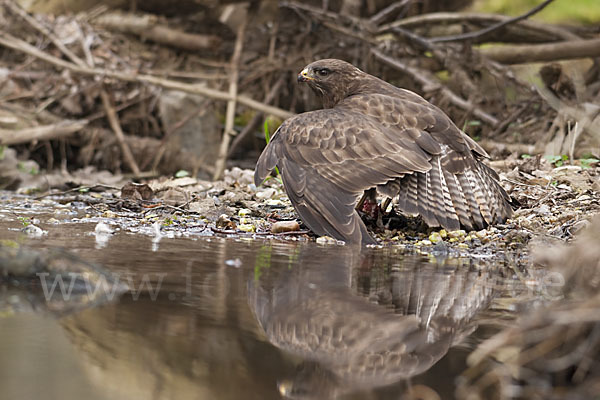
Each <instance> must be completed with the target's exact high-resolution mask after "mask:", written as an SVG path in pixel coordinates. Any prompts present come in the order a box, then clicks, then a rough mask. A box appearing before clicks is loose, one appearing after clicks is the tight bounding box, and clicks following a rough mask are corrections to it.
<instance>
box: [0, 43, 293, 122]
mask: <svg viewBox="0 0 600 400" xmlns="http://www.w3.org/2000/svg"><path fill="white" fill-rule="evenodd" d="M0 45H2V46H4V47H8V48H10V49H13V50H16V51H21V52H23V53H26V54H29V55H31V56H34V57H36V58H39V59H40V60H44V61H46V62H48V63H50V64H53V65H56V66H58V67H61V68H65V69H67V70H69V71H72V72H75V73H78V74H83V75H92V76H98V77H102V78H104V79H106V78H112V79H118V80H121V81H125V82H143V83H148V84H151V85H156V86H160V87H163V88H167V89H173V90H180V91H182V92H186V93H193V94H198V95H200V96H205V97H208V98H211V99H214V100H222V101H229V100H233V98H232V97H231V95H230V94H229V93H227V92H223V91H220V90H216V89H210V88H207V87H204V86H201V85H198V84H187V83H182V82H177V81H172V80H168V79H161V78H157V77H155V76H152V75H144V74H135V73H126V72H117V71H110V70H105V69H100V68H90V67H83V66H78V65H75V64H73V63H71V62H68V61H64V60H61V59H60V58H57V57H54V56H52V55H50V54H47V53H45V52H43V51H41V50H39V49H38V48H36V47H34V46H32V45H30V44H29V43H27V42H25V41H23V40H21V39H18V38H16V37H14V36H12V35H10V34H8V33H5V32H0ZM237 101H238V102H239V103H240V104H243V105H245V106H247V107H249V108H252V109H254V110H257V111H261V112H264V113H266V114H272V115H274V116H276V117H279V118H283V119H286V118H289V117H291V116H292V115H294V114H293V113H290V112H289V111H286V110H282V109H280V108H277V107H273V106H269V105H266V104H263V103H261V102H258V101H256V100H254V99H251V98H250V97H247V96H243V95H238V96H237Z"/></svg>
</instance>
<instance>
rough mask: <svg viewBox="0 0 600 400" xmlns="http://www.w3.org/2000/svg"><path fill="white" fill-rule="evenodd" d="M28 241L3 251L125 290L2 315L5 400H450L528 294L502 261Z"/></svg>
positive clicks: (244, 243) (4, 229)
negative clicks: (513, 303) (504, 318)
mask: <svg viewBox="0 0 600 400" xmlns="http://www.w3.org/2000/svg"><path fill="white" fill-rule="evenodd" d="M75 215H76V213H75V214H73V215H71V217H74V216H75ZM46 217H47V216H44V215H41V216H40V219H41V220H42V221H43V220H45V219H46ZM20 227H21V226H20V222H19V221H18V220H15V219H14V218H9V217H7V218H5V219H4V221H3V222H2V223H0V239H10V240H17V241H19V242H21V243H23V244H26V245H29V246H32V247H36V248H46V247H55V246H60V247H64V248H67V249H68V250H69V251H70V252H72V253H74V254H76V255H78V256H79V257H81V258H83V259H85V260H88V261H92V262H97V263H99V264H102V265H104V266H105V267H106V268H107V269H109V270H110V271H112V272H113V273H115V275H116V277H117V278H118V279H120V280H122V281H123V282H126V283H127V284H128V285H129V286H130V289H131V290H130V292H128V293H125V294H124V295H123V296H122V297H121V298H120V299H118V300H117V301H113V302H112V303H109V304H105V305H101V306H97V307H91V308H87V309H84V310H80V311H77V312H71V313H61V314H57V313H52V312H49V311H47V310H45V309H43V308H42V307H37V308H36V307H33V308H34V309H36V310H37V311H27V312H20V313H14V314H13V315H4V316H2V318H0V354H2V357H1V358H0V387H1V388H2V389H1V390H2V395H1V396H0V397H1V398H2V399H33V398H41V397H43V398H45V399H80V398H86V399H188V398H189V399H280V398H283V397H284V396H287V398H314V399H329V398H341V399H398V398H401V396H402V395H403V394H404V393H406V392H407V390H409V388H412V390H413V391H414V393H419V394H421V395H423V396H425V395H428V396H431V395H432V393H433V392H436V393H437V394H438V395H439V396H440V397H441V398H444V399H445V398H452V397H453V393H454V385H455V382H456V379H457V378H458V377H459V375H460V373H461V372H462V371H463V370H464V368H465V358H466V356H467V355H468V354H469V352H470V350H471V349H472V348H473V346H474V345H476V344H477V343H478V342H479V341H480V340H481V339H482V338H484V337H488V336H489V335H490V334H491V333H493V329H489V328H485V329H482V328H481V327H478V325H479V324H480V322H481V321H483V320H489V319H490V318H491V319H493V317H494V313H497V312H498V305H497V304H498V300H499V299H511V298H515V297H517V296H522V295H523V293H526V288H525V287H524V286H523V285H522V284H521V283H520V282H519V281H518V280H517V278H516V277H515V276H514V272H513V270H512V269H511V268H509V266H506V265H504V263H501V262H498V261H496V262H493V263H492V262H488V261H485V260H481V259H469V258H461V259H456V258H454V259H453V258H444V257H439V258H436V257H434V256H419V255H403V254H402V252H400V251H396V250H394V249H390V248H387V249H363V250H362V251H359V250H357V249H352V248H349V247H345V246H336V245H333V246H331V245H329V246H320V245H317V244H315V243H306V242H293V241H268V240H245V239H244V240H241V239H233V238H230V239H223V238H214V237H213V238H203V237H196V238H193V239H190V238H182V237H181V238H172V239H169V238H162V239H161V240H160V241H157V240H156V239H153V238H152V237H149V236H145V235H140V234H132V233H127V232H124V231H120V232H117V233H116V234H114V235H110V236H109V237H108V238H104V239H105V240H103V241H99V240H98V238H97V237H96V236H94V235H93V234H92V232H93V231H94V227H95V223H82V222H77V223H61V224H57V225H43V224H42V228H44V229H46V230H47V231H48V233H47V234H46V235H43V236H42V237H40V238H30V237H25V236H23V234H22V233H21V232H20V231H19V228H20ZM0 289H2V288H1V287H0ZM4 290H5V291H6V289H4ZM57 290H60V288H59V287H57ZM2 293H3V292H2V291H1V290H0V296H1V295H2ZM502 311H505V310H504V309H503V310H502ZM426 398H435V397H426Z"/></svg>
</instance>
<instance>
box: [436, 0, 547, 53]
mask: <svg viewBox="0 0 600 400" xmlns="http://www.w3.org/2000/svg"><path fill="white" fill-rule="evenodd" d="M553 1H554V0H546V1H544V2H543V3H541V4H539V5H537V6H536V7H534V8H532V9H531V10H529V11H527V12H526V13H525V14H521V15H519V16H517V17H514V18H509V19H507V20H505V21H502V22H498V23H497V24H494V25H492V26H488V27H487V28H484V29H481V30H478V31H475V32H467V33H463V34H460V35H452V36H444V37H437V38H432V39H430V40H431V41H432V42H433V43H442V42H458V41H463V40H472V39H477V38H480V37H483V36H485V35H487V34H489V33H491V32H494V31H497V30H498V29H501V28H504V27H505V26H506V25H509V24H513V23H515V22H519V21H521V20H524V19H527V18H529V17H531V16H532V15H533V14H536V13H538V12H540V11H542V10H543V9H544V8H546V6H547V5H549V4H550V3H552V2H553Z"/></svg>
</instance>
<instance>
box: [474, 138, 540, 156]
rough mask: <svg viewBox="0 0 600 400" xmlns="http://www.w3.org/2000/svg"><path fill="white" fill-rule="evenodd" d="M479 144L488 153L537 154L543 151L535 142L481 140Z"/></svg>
mask: <svg viewBox="0 0 600 400" xmlns="http://www.w3.org/2000/svg"><path fill="white" fill-rule="evenodd" d="M479 144H480V145H481V147H483V148H484V149H485V151H487V152H488V153H489V152H491V151H500V152H504V151H508V152H509V153H518V154H538V153H541V152H543V149H542V148H540V147H539V146H538V145H535V144H521V143H501V142H496V141H494V140H482V141H480V142H479Z"/></svg>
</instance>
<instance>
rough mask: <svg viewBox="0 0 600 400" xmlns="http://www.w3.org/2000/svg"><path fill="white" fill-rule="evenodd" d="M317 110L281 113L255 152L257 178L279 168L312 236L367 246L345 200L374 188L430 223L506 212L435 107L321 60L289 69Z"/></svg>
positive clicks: (463, 223)
mask: <svg viewBox="0 0 600 400" xmlns="http://www.w3.org/2000/svg"><path fill="white" fill-rule="evenodd" d="M298 81H299V82H305V83H307V84H308V86H309V87H310V88H311V89H312V90H313V91H314V92H315V93H316V94H317V95H318V96H319V97H320V98H321V100H322V101H323V107H324V109H321V110H316V111H311V112H306V113H303V114H299V115H296V116H294V117H291V118H289V119H287V120H286V121H285V122H284V123H283V124H282V125H281V126H280V127H279V129H278V130H277V132H275V134H274V135H273V137H272V139H271V141H270V142H269V144H268V145H267V147H266V148H265V149H264V151H263V152H262V154H261V156H260V158H259V160H258V162H257V164H256V171H255V173H254V181H255V183H256V184H257V185H259V184H260V183H261V182H262V181H263V180H264V179H265V178H266V177H267V175H268V174H269V173H270V172H271V171H272V170H273V169H274V168H275V166H278V167H279V171H280V172H281V177H282V180H283V185H284V187H285V191H286V193H287V195H288V197H289V198H290V201H291V202H292V204H293V205H294V207H295V209H296V211H297V212H298V214H299V215H300V218H302V220H303V221H304V223H305V224H306V225H307V226H308V227H309V228H310V229H311V230H312V231H313V232H315V233H316V234H319V235H329V236H332V237H334V238H336V239H339V240H344V241H345V242H346V243H363V244H372V243H376V242H375V240H374V239H373V238H372V237H371V236H370V235H369V233H368V231H367V228H366V227H365V225H364V223H363V222H362V220H361V218H360V216H359V215H358V213H357V211H356V209H355V206H356V204H357V202H358V200H359V199H360V197H361V195H363V194H364V191H365V190H368V189H373V188H376V189H377V191H378V192H379V193H380V194H382V195H385V196H387V197H389V198H397V207H398V208H399V209H400V210H401V211H403V212H405V213H408V214H419V215H421V216H422V218H423V219H424V221H425V222H426V223H427V224H428V225H429V226H431V227H434V226H441V227H443V228H445V229H448V230H456V229H459V228H461V227H463V228H465V229H467V230H473V229H482V228H484V227H486V226H488V225H490V224H494V223H500V222H503V221H504V220H505V219H506V218H508V217H509V216H510V215H511V214H512V208H511V206H510V204H509V197H508V195H507V194H506V192H505V191H504V190H503V189H502V187H501V186H500V184H499V183H498V179H499V178H498V175H497V174H496V173H495V172H494V171H493V170H492V169H491V168H489V167H488V166H486V165H485V164H484V163H483V162H482V160H483V159H484V158H486V157H489V156H488V155H487V153H486V152H485V150H483V148H481V147H480V146H479V145H478V144H477V143H476V142H475V141H473V140H472V139H471V138H470V137H469V136H467V135H466V134H465V133H463V132H462V131H461V130H460V129H458V128H457V127H456V125H454V123H453V122H452V121H451V120H450V118H449V117H448V116H447V115H446V114H445V113H444V112H443V111H441V110H440V109H439V108H437V107H436V106H434V105H433V104H431V103H429V102H428V101H426V100H425V99H423V98H422V97H421V96H419V95H417V94H416V93H413V92H411V91H409V90H406V89H401V88H397V87H395V86H393V85H391V84H389V83H387V82H385V81H383V80H381V79H379V78H376V77H374V76H372V75H369V74H367V73H365V72H363V71H361V70H360V69H358V68H356V67H355V66H353V65H352V64H349V63H347V62H345V61H341V60H336V59H325V60H319V61H315V62H313V63H312V64H309V65H308V66H307V67H306V68H304V69H303V70H302V72H300V74H298Z"/></svg>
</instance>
